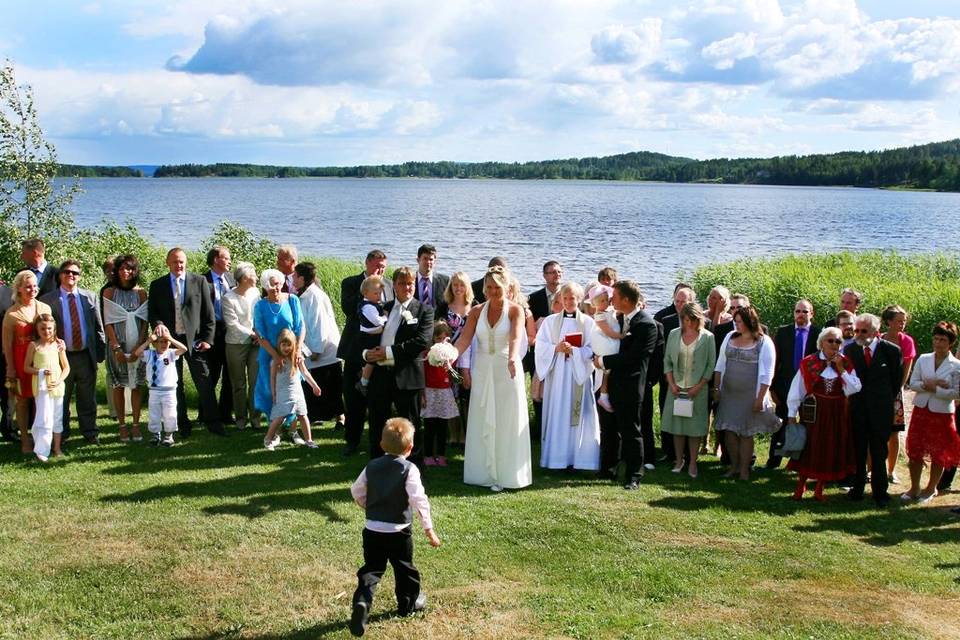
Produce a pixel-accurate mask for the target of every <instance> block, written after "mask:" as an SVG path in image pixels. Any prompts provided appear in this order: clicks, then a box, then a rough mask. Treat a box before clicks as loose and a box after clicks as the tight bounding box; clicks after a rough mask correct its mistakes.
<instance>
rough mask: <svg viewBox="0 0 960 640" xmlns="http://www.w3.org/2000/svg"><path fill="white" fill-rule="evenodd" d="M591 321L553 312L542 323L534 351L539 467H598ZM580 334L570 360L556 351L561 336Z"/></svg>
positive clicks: (598, 437) (598, 449) (577, 316)
mask: <svg viewBox="0 0 960 640" xmlns="http://www.w3.org/2000/svg"><path fill="white" fill-rule="evenodd" d="M593 327H594V322H593V318H590V317H589V316H586V315H584V314H581V313H579V312H577V314H576V317H575V318H563V317H562V314H559V313H555V314H553V315H551V316H548V317H547V318H545V319H544V320H543V323H542V324H541V325H540V329H539V331H537V342H536V346H535V355H536V365H537V376H538V377H539V378H540V379H541V380H543V381H544V386H543V414H542V425H543V427H542V435H541V439H540V440H541V441H540V466H541V467H546V468H547V469H566V468H567V467H570V466H572V467H573V468H575V469H586V470H590V471H596V470H597V469H599V468H600V420H599V417H598V416H597V404H596V399H595V398H594V395H593V394H594V388H595V387H594V376H593V372H594V367H593V350H592V349H591V347H590V335H591V334H592V332H593ZM574 333H580V334H582V336H583V338H582V340H583V343H582V345H583V346H581V347H574V348H573V352H572V353H571V354H570V356H569V357H565V356H564V354H562V353H557V352H556V347H557V345H558V344H559V343H560V342H561V341H562V340H563V338H564V337H565V336H568V335H570V334H574Z"/></svg>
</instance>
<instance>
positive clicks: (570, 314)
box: [563, 311, 577, 318]
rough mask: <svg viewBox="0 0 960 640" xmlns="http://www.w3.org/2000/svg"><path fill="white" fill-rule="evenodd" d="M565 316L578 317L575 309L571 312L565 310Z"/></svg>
mask: <svg viewBox="0 0 960 640" xmlns="http://www.w3.org/2000/svg"><path fill="white" fill-rule="evenodd" d="M563 317H564V318H576V317H577V312H576V311H574V312H572V313H571V312H569V311H564V312H563Z"/></svg>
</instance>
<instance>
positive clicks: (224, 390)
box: [200, 271, 312, 421]
mask: <svg viewBox="0 0 960 640" xmlns="http://www.w3.org/2000/svg"><path fill="white" fill-rule="evenodd" d="M203 276H204V277H205V278H206V279H207V283H208V284H209V285H210V302H211V304H213V306H214V316H216V306H217V294H216V291H214V288H213V273H212V272H210V271H207V272H206V273H205V274H203ZM221 277H222V278H223V281H224V287H225V288H224V290H223V291H222V292H221V294H220V295H221V296H223V294H225V293H227V292H228V291H230V289H232V288H234V287H235V286H237V281H236V280H234V279H233V276H232V275H230V274H229V273H224V274H223V275H222V276H221ZM216 322H217V328H216V330H215V332H214V337H213V343H212V344H211V345H210V351H208V352H207V362H208V363H209V364H210V383H211V384H212V385H213V387H214V389H216V387H217V383H219V382H220V379H221V376H222V377H223V384H222V385H221V386H220V401H219V403H218V404H217V407H218V410H219V415H220V419H221V420H229V419H230V416H231V415H232V414H233V388H232V386H231V385H230V374H229V372H228V371H227V355H226V335H227V325H226V324H225V323H224V322H223V319H222V318H221V319H219V320H217V321H216ZM311 397H312V396H311ZM200 420H201V421H204V418H203V416H200Z"/></svg>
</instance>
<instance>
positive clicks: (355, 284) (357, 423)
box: [337, 272, 394, 447]
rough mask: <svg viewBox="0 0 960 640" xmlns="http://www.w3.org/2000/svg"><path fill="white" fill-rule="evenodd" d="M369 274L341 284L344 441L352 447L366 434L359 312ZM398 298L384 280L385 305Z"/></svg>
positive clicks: (350, 277)
mask: <svg viewBox="0 0 960 640" xmlns="http://www.w3.org/2000/svg"><path fill="white" fill-rule="evenodd" d="M366 277H367V274H366V272H362V273H359V274H357V275H355V276H347V277H346V278H344V279H343V281H342V282H341V283H340V309H341V310H342V311H343V315H344V317H345V318H346V322H345V323H344V325H343V333H341V335H340V344H339V345H337V357H338V358H340V359H341V360H343V378H342V380H343V405H344V412H343V413H344V420H345V421H344V430H343V431H344V439H345V440H346V442H347V446H348V447H356V446H357V445H359V444H360V437H361V436H362V435H363V423H364V422H366V420H367V399H366V397H364V395H363V394H362V393H360V391H359V390H358V389H357V382H359V380H360V371H361V370H362V369H363V364H364V363H363V360H361V359H360V350H359V348H358V346H359V342H358V340H359V337H360V319H359V317H358V316H357V309H358V308H359V306H360V300H361V299H362V297H361V295H360V285H361V284H362V283H363V281H364V280H365V279H366ZM393 299H394V295H393V283H392V282H391V281H390V280H388V279H387V278H384V280H383V298H382V300H383V302H384V304H386V303H387V302H391V301H392V300H393Z"/></svg>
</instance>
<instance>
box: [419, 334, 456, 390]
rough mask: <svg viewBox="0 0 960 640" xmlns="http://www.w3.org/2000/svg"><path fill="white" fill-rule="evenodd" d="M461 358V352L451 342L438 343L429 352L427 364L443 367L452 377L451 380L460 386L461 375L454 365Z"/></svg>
mask: <svg viewBox="0 0 960 640" xmlns="http://www.w3.org/2000/svg"><path fill="white" fill-rule="evenodd" d="M459 357H460V352H459V351H457V348H456V347H454V346H453V345H452V344H450V343H449V342H438V343H437V344H435V345H433V346H432V347H430V350H429V351H427V362H428V363H430V364H431V365H432V366H434V367H443V368H444V369H446V370H447V373H448V374H449V375H450V379H451V380H452V381H453V382H455V383H457V384H460V380H461V378H460V374H459V373H457V372H456V370H455V369H454V368H453V363H454V362H456V361H457V358H459Z"/></svg>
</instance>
